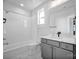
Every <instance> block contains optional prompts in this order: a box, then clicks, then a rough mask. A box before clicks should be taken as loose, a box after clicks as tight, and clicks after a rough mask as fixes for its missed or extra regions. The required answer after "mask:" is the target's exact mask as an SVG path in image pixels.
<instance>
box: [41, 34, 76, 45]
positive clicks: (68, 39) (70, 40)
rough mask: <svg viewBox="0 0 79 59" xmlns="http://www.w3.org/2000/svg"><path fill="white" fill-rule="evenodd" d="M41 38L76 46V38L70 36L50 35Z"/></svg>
mask: <svg viewBox="0 0 79 59" xmlns="http://www.w3.org/2000/svg"><path fill="white" fill-rule="evenodd" d="M41 38H47V39H49V40H55V41H61V42H66V43H71V44H76V38H75V37H73V36H70V35H61V36H60V37H58V36H57V35H54V34H49V35H45V36H41Z"/></svg>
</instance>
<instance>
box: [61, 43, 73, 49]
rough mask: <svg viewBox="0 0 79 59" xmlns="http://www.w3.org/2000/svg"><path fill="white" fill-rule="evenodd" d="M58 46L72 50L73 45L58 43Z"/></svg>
mask: <svg viewBox="0 0 79 59" xmlns="http://www.w3.org/2000/svg"><path fill="white" fill-rule="evenodd" d="M60 47H61V48H64V49H67V50H71V51H73V45H71V44H67V43H60Z"/></svg>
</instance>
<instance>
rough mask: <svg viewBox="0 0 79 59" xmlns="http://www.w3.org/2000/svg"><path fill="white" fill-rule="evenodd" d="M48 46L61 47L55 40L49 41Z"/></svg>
mask: <svg viewBox="0 0 79 59" xmlns="http://www.w3.org/2000/svg"><path fill="white" fill-rule="evenodd" d="M47 44H50V45H53V46H57V47H59V42H57V41H53V40H47Z"/></svg>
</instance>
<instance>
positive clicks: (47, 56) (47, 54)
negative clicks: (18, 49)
mask: <svg viewBox="0 0 79 59" xmlns="http://www.w3.org/2000/svg"><path fill="white" fill-rule="evenodd" d="M41 50H42V58H43V59H52V57H53V56H52V47H51V46H50V45H47V44H45V43H42V44H41Z"/></svg>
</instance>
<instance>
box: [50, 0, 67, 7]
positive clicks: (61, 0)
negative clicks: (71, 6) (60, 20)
mask: <svg viewBox="0 0 79 59" xmlns="http://www.w3.org/2000/svg"><path fill="white" fill-rule="evenodd" d="M67 1H68V0H54V1H51V3H50V8H53V7H56V6H58V5H60V4H63V3H64V2H67Z"/></svg>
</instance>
